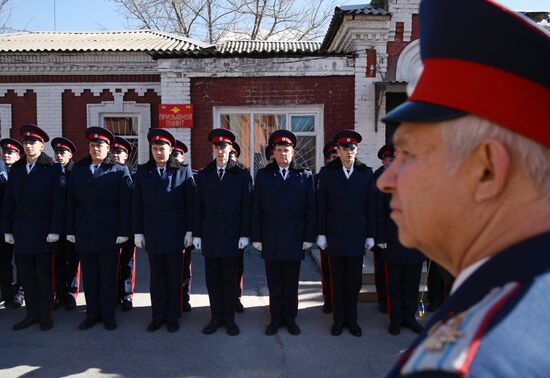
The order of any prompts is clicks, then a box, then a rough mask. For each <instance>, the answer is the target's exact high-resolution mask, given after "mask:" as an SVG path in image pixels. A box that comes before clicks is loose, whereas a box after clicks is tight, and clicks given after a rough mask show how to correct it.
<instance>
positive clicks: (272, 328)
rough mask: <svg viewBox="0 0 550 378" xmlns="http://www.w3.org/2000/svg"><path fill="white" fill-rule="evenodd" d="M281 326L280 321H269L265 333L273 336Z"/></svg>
mask: <svg viewBox="0 0 550 378" xmlns="http://www.w3.org/2000/svg"><path fill="white" fill-rule="evenodd" d="M280 326H281V323H280V322H271V323H269V324H268V325H267V327H265V334H266V335H268V336H273V335H274V334H276V333H277V330H278V329H279V327H280Z"/></svg>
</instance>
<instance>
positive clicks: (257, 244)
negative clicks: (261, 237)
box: [252, 242, 262, 251]
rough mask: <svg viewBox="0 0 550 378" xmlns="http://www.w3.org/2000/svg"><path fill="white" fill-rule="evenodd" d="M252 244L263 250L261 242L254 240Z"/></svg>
mask: <svg viewBox="0 0 550 378" xmlns="http://www.w3.org/2000/svg"><path fill="white" fill-rule="evenodd" d="M252 246H253V247H254V248H256V249H257V250H258V251H261V250H262V243H261V242H254V243H252Z"/></svg>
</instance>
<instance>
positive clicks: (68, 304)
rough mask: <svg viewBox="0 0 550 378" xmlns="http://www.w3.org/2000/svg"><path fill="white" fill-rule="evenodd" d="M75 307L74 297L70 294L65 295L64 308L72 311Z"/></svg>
mask: <svg viewBox="0 0 550 378" xmlns="http://www.w3.org/2000/svg"><path fill="white" fill-rule="evenodd" d="M75 308H76V299H75V298H74V297H73V296H72V295H70V294H69V295H67V297H66V299H65V310H67V311H72V310H74V309H75Z"/></svg>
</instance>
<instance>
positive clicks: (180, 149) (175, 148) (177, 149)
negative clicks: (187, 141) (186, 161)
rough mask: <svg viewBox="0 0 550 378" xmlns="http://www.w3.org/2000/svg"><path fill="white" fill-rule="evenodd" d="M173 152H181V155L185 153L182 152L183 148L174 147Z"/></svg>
mask: <svg viewBox="0 0 550 378" xmlns="http://www.w3.org/2000/svg"><path fill="white" fill-rule="evenodd" d="M174 151H179V152H181V153H182V154H184V153H185V151H184V150H183V148H180V147H174Z"/></svg>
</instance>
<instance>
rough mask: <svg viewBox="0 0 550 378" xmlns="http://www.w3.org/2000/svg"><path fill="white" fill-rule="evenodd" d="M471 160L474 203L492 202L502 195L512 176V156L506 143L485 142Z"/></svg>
mask: <svg viewBox="0 0 550 378" xmlns="http://www.w3.org/2000/svg"><path fill="white" fill-rule="evenodd" d="M471 159H472V160H471V163H472V166H471V171H470V172H471V174H472V175H473V179H474V180H475V184H474V185H475V187H474V192H473V195H474V198H473V199H474V201H476V202H483V201H487V200H491V199H493V198H495V197H497V196H498V195H499V194H501V193H502V191H503V190H504V188H505V187H506V185H507V183H508V181H509V180H510V174H511V166H510V165H511V155H510V151H509V150H508V148H506V146H505V145H504V143H502V142H501V141H499V140H495V139H487V140H484V141H483V142H482V143H481V144H480V145H479V146H478V148H477V149H476V150H475V151H474V152H473V153H472V156H471Z"/></svg>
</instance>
